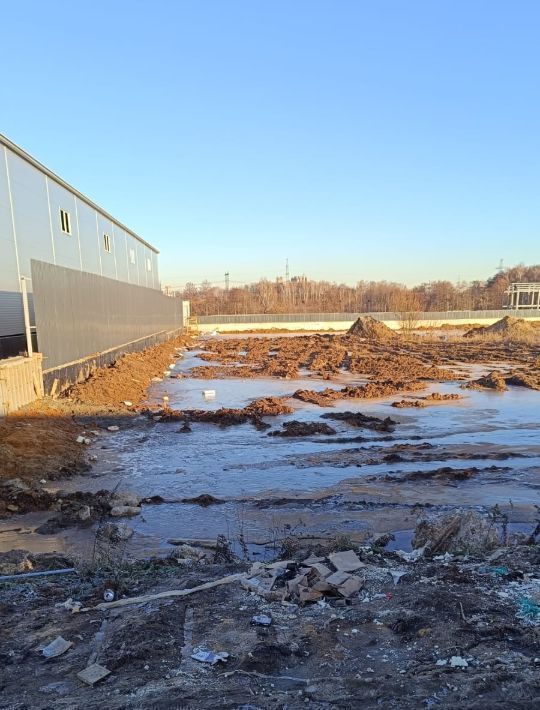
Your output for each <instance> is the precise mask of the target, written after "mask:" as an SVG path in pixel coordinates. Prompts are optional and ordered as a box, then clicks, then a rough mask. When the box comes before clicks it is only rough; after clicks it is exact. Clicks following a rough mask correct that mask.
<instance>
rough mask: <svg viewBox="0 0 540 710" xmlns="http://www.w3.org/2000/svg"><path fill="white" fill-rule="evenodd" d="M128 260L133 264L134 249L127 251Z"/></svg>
mask: <svg viewBox="0 0 540 710" xmlns="http://www.w3.org/2000/svg"><path fill="white" fill-rule="evenodd" d="M129 260H130V262H131V263H132V264H134V263H135V249H130V250H129Z"/></svg>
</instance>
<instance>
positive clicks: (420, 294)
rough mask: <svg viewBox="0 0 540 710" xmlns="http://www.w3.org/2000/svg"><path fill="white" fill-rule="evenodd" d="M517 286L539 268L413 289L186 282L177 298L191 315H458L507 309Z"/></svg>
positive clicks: (383, 284) (380, 284)
mask: <svg viewBox="0 0 540 710" xmlns="http://www.w3.org/2000/svg"><path fill="white" fill-rule="evenodd" d="M515 281H539V282H540V265H538V266H523V265H521V266H514V267H512V268H510V269H505V270H503V271H499V272H497V273H496V274H495V275H494V276H492V277H491V278H489V279H487V281H473V282H471V283H460V284H452V283H451V282H450V281H430V282H426V283H422V284H420V285H419V286H414V287H412V288H408V287H407V286H404V285H403V284H399V283H391V282H388V281H359V282H358V283H357V284H356V286H347V285H345V284H338V283H335V282H330V281H313V280H311V279H308V278H306V277H305V276H299V277H296V276H295V277H293V278H291V279H290V280H289V281H288V282H286V281H284V280H282V279H278V280H276V281H268V280H267V279H261V280H260V281H258V282H257V283H252V284H246V285H245V286H240V287H238V286H235V287H231V288H230V289H229V290H226V289H224V288H220V287H216V286H212V285H211V284H209V283H206V284H205V283H203V284H201V285H200V286H196V285H195V284H190V283H188V284H186V287H185V289H184V290H183V291H180V292H178V293H177V295H179V296H181V297H182V298H185V299H188V300H190V301H191V312H192V314H194V315H215V314H236V313H238V314H244V313H357V312H364V313H365V312H377V311H384V312H395V313H405V312H418V311H458V310H459V311H461V310H485V309H499V308H502V307H503V306H504V305H506V297H505V295H504V292H505V290H506V288H507V286H508V284H509V283H512V282H515Z"/></svg>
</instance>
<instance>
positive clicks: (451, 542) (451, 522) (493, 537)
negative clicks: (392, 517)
mask: <svg viewBox="0 0 540 710" xmlns="http://www.w3.org/2000/svg"><path fill="white" fill-rule="evenodd" d="M412 545H413V547H414V548H419V547H427V549H428V550H429V552H430V554H432V555H436V554H441V553H466V554H485V553H486V552H490V551H492V550H495V549H496V548H497V547H499V546H500V540H499V536H498V534H497V529H496V527H495V526H494V525H493V521H492V520H490V519H489V518H487V517H485V516H483V515H480V513H477V512H476V511H474V510H468V511H465V512H463V511H459V510H458V511H457V512H455V513H449V514H448V515H443V516H439V517H430V518H425V519H424V520H421V521H420V522H419V523H418V525H417V526H416V529H415V534H414V538H413V541H412Z"/></svg>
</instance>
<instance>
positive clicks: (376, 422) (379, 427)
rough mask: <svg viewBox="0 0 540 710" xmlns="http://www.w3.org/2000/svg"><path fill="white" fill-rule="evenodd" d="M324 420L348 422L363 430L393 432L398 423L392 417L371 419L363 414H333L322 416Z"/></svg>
mask: <svg viewBox="0 0 540 710" xmlns="http://www.w3.org/2000/svg"><path fill="white" fill-rule="evenodd" d="M321 417H322V418H323V419H334V420H335V421H337V422H346V423H347V424H349V425H350V426H354V427H357V428H359V429H360V428H363V429H373V430H374V431H393V430H394V426H395V424H396V422H395V421H394V420H393V419H390V417H386V419H379V417H370V416H368V415H367V414H362V413H361V412H335V413H334V412H331V413H328V414H321Z"/></svg>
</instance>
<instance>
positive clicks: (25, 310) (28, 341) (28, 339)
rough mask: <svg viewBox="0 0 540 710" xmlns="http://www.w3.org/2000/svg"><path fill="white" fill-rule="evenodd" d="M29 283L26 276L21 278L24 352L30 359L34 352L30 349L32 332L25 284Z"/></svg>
mask: <svg viewBox="0 0 540 710" xmlns="http://www.w3.org/2000/svg"><path fill="white" fill-rule="evenodd" d="M27 281H30V279H29V278H28V277H27V276H21V296H22V305H23V314H24V330H25V331H26V350H27V353H28V357H32V355H33V354H34V350H33V348H32V330H31V328H30V311H29V309H28V290H27V288H26V282H27Z"/></svg>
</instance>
